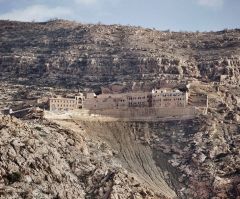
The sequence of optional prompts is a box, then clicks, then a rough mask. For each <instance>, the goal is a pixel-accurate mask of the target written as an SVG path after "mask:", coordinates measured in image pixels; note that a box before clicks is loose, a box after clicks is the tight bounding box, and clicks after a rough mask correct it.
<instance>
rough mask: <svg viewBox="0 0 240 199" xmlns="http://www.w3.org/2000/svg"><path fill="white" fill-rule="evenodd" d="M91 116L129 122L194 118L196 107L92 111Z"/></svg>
mask: <svg viewBox="0 0 240 199" xmlns="http://www.w3.org/2000/svg"><path fill="white" fill-rule="evenodd" d="M90 113H91V114H99V115H106V116H111V117H115V118H127V119H129V120H131V119H133V120H137V119H140V120H141V119H144V120H148V119H149V120H154V119H161V118H169V117H173V118H174V117H177V118H179V117H185V118H187V117H194V116H195V115H196V113H197V112H196V109H195V107H190V106H189V107H176V108H174V109H170V108H168V107H163V108H155V107H148V108H147V107H145V108H128V109H103V110H91V111H90Z"/></svg>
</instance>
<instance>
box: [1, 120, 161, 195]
mask: <svg viewBox="0 0 240 199" xmlns="http://www.w3.org/2000/svg"><path fill="white" fill-rule="evenodd" d="M82 131H83V130H82ZM0 160H1V161H0V198H6V199H14V198H15V199H20V198H24V199H26V198H44V199H48V198H49V199H53V198H59V199H60V198H61V199H74V198H76V199H80V198H89V199H92V198H99V199H100V198H101V199H103V198H104V199H108V198H110V197H111V198H116V199H117V198H120V199H125V198H137V199H143V198H148V199H154V198H162V199H166V198H165V197H163V196H161V195H159V194H155V193H154V191H152V190H150V189H147V188H145V187H144V186H143V185H142V184H141V183H139V181H138V180H137V179H136V178H135V176H134V175H132V174H131V173H129V172H127V171H126V170H125V169H123V168H122V167H121V164H120V163H119V162H117V161H116V160H115V158H114V152H113V151H111V150H110V149H109V147H108V146H107V145H106V143H104V142H95V141H93V140H88V139H85V138H84V137H83V135H81V134H80V133H79V132H78V133H76V132H74V131H71V130H69V129H65V128H62V127H60V126H58V125H56V124H54V123H50V122H48V121H28V122H22V121H20V120H17V119H15V118H11V117H8V116H0Z"/></svg>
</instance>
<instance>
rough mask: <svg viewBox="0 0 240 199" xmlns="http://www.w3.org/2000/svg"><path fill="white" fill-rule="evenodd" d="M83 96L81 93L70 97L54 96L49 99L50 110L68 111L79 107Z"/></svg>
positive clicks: (81, 104)
mask: <svg viewBox="0 0 240 199" xmlns="http://www.w3.org/2000/svg"><path fill="white" fill-rule="evenodd" d="M84 99H85V97H84V95H83V94H80V95H78V96H75V97H72V98H70V97H69V98H63V97H60V96H58V97H55V98H50V99H49V109H50V111H70V110H74V109H81V108H82V107H83V101H84Z"/></svg>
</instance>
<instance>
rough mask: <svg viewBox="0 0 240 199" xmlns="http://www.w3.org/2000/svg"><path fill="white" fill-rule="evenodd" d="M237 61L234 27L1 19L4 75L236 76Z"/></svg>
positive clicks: (83, 78)
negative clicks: (185, 28) (186, 28)
mask: <svg viewBox="0 0 240 199" xmlns="http://www.w3.org/2000/svg"><path fill="white" fill-rule="evenodd" d="M239 66H240V30H239V29H236V30H224V31H220V32H203V33H199V32H197V33H187V32H170V31H165V32H161V31H157V30H151V29H144V28H141V27H130V26H120V25H111V26H107V25H84V24H80V23H75V22H69V21H63V20H56V21H49V22H45V23H22V22H11V21H0V70H1V72H2V73H1V75H2V78H7V79H9V78H19V80H20V81H23V82H26V81H27V82H29V80H30V81H31V80H32V78H34V82H35V83H42V84H46V83H47V84H48V85H49V84H55V85H56V83H58V84H60V85H65V86H66V85H77V86H86V85H87V86H91V85H95V84H96V82H97V83H98V84H100V83H101V84H109V83H110V82H114V81H118V82H127V81H129V80H131V81H132V80H142V79H148V80H153V79H155V78H156V77H158V76H159V74H173V75H175V76H177V77H179V76H180V77H181V76H182V75H184V76H185V77H193V78H201V79H202V80H205V81H208V80H217V79H218V78H219V76H220V75H228V76H229V77H230V78H231V80H232V81H233V82H237V81H239V75H240V69H239ZM36 77H37V78H36Z"/></svg>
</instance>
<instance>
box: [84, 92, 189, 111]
mask: <svg viewBox="0 0 240 199" xmlns="http://www.w3.org/2000/svg"><path fill="white" fill-rule="evenodd" d="M187 100H188V94H187V93H183V92H180V91H178V90H175V91H173V90H163V89H161V90H153V91H152V92H132V93H121V94H102V95H98V96H95V97H92V98H86V100H85V101H84V102H83V108H85V109H89V110H100V109H123V108H132V107H169V108H171V107H185V106H186V105H187Z"/></svg>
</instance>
